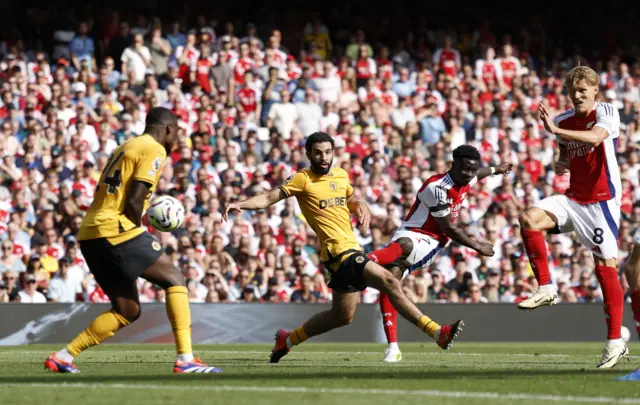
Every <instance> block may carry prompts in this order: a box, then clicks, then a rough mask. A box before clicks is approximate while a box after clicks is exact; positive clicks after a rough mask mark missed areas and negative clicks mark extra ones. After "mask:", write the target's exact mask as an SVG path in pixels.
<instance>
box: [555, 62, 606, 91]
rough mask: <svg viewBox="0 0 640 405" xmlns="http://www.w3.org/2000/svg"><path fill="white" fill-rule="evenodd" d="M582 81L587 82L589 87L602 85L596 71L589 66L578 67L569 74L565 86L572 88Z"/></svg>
mask: <svg viewBox="0 0 640 405" xmlns="http://www.w3.org/2000/svg"><path fill="white" fill-rule="evenodd" d="M580 80H585V81H586V82H587V84H588V85H589V86H598V84H599V83H600V78H599V77H598V74H597V73H596V71H595V70H593V69H591V68H590V67H589V66H576V67H574V68H573V69H571V71H570V72H569V73H567V77H566V78H565V79H564V85H565V86H567V88H571V87H573V86H574V85H575V84H576V83H577V82H579V81H580Z"/></svg>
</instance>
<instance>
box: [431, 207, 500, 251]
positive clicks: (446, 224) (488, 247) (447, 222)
mask: <svg viewBox="0 0 640 405" xmlns="http://www.w3.org/2000/svg"><path fill="white" fill-rule="evenodd" d="M434 218H435V219H436V221H438V224H440V228H441V229H442V232H444V234H445V235H447V236H448V237H450V238H451V239H452V240H454V241H455V242H458V243H459V244H461V245H463V246H466V247H470V248H471V249H473V250H475V251H477V252H479V253H480V254H481V255H483V256H493V254H494V253H493V245H492V244H491V243H489V242H478V241H476V240H475V239H473V238H471V237H470V236H469V235H467V234H466V233H464V232H463V231H462V229H460V228H458V227H457V226H455V225H454V223H453V222H451V215H446V216H443V217H434Z"/></svg>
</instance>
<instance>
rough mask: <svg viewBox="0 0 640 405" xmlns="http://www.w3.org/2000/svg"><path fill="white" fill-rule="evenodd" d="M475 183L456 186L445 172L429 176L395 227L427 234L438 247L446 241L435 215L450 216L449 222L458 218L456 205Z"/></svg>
mask: <svg viewBox="0 0 640 405" xmlns="http://www.w3.org/2000/svg"><path fill="white" fill-rule="evenodd" d="M476 182H477V178H476V177H474V178H473V180H471V182H470V183H469V184H467V185H466V186H458V185H456V184H455V183H454V182H453V180H452V179H451V176H449V173H444V174H438V175H435V176H431V177H429V178H428V179H427V181H425V182H424V183H423V184H422V187H420V190H419V191H418V194H417V196H416V201H415V202H414V203H413V205H412V206H411V209H410V210H409V213H408V214H407V216H406V217H405V219H404V221H403V222H402V224H401V225H400V227H399V229H407V230H410V231H413V232H419V233H422V234H425V235H429V236H431V237H432V238H434V239H436V240H438V241H439V242H440V245H441V246H444V245H446V244H447V242H448V241H449V237H447V236H446V235H445V234H444V233H443V232H442V229H441V228H440V224H439V223H438V222H437V220H436V219H435V218H442V217H446V216H447V215H451V221H452V222H455V220H456V219H457V218H458V215H459V212H460V208H461V207H462V204H463V203H464V198H465V197H466V196H467V193H468V192H469V189H470V188H471V187H472V186H473V185H474V184H475V183H476Z"/></svg>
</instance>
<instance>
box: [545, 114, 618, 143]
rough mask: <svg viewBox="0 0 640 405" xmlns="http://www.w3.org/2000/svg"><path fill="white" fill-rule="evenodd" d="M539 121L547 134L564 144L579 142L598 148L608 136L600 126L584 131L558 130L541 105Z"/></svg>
mask: <svg viewBox="0 0 640 405" xmlns="http://www.w3.org/2000/svg"><path fill="white" fill-rule="evenodd" d="M540 119H541V120H542V123H543V124H544V129H546V130H547V132H549V133H552V134H554V135H556V136H558V137H559V138H560V139H562V140H563V141H566V142H580V143H585V144H587V145H592V146H598V145H600V144H601V143H602V141H604V140H605V139H607V137H608V136H609V132H608V131H607V130H606V129H604V128H602V127H600V126H594V127H592V128H591V129H588V130H586V131H574V130H570V129H564V128H560V127H558V126H557V125H556V124H555V123H554V122H553V119H552V118H551V116H549V111H547V109H546V108H545V106H544V105H543V104H540Z"/></svg>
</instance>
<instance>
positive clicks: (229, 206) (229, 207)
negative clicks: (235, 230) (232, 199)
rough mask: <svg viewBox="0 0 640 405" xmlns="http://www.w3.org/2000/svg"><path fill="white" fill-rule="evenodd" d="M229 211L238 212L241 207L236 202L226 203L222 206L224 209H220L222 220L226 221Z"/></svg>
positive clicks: (240, 210)
mask: <svg viewBox="0 0 640 405" xmlns="http://www.w3.org/2000/svg"><path fill="white" fill-rule="evenodd" d="M229 212H237V213H240V212H242V208H240V207H239V206H238V204H237V203H231V204H227V205H226V206H225V207H224V211H222V220H223V221H224V222H227V220H228V219H229Z"/></svg>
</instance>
